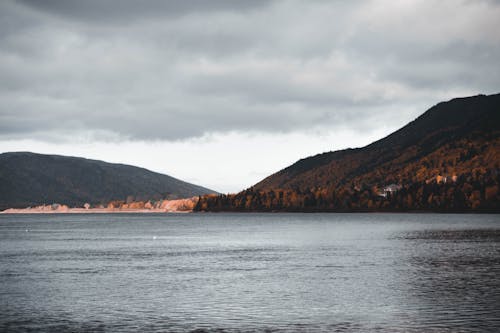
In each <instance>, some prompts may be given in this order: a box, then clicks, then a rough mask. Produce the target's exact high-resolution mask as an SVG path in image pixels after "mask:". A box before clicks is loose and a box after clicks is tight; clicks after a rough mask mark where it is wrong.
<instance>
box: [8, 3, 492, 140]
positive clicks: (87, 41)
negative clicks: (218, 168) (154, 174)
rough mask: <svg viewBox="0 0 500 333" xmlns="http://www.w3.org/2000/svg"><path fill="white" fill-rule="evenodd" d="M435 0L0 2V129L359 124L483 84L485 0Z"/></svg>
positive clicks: (488, 59) (488, 8) (97, 134)
mask: <svg viewBox="0 0 500 333" xmlns="http://www.w3.org/2000/svg"><path fill="white" fill-rule="evenodd" d="M439 4H441V5H440V6H437V7H436V8H433V6H431V5H428V4H427V3H417V4H415V5H414V8H413V7H412V8H409V9H408V8H399V7H398V6H391V7H390V8H382V7H384V6H383V3H382V2H358V1H356V2H341V1H339V2H331V1H311V2H299V1H297V2H295V1H259V2H256V1H201V0H200V1H150V2H146V3H144V2H139V1H97V0H96V1H22V2H9V1H5V2H2V3H1V4H0V41H1V43H0V76H1V77H2V80H0V100H1V101H2V103H0V139H13V138H37V139H42V140H72V138H74V137H75V136H83V137H90V138H91V139H109V140H112V139H113V138H115V139H120V138H130V139H140V140H144V139H146V140H157V139H158V140H178V139H187V138H192V137H200V136H203V135H205V134H207V133H213V132H230V131H269V132H276V131H281V132H290V131H302V130H304V129H309V128H314V127H323V128H325V127H327V128H331V129H338V128H342V127H346V126H350V127H357V128H362V129H366V128H368V127H369V126H370V125H371V124H379V123H382V124H383V123H388V124H391V123H394V122H396V121H400V119H402V118H401V117H404V116H406V117H407V118H408V119H411V117H412V116H414V112H415V106H416V105H418V106H419V107H421V106H422V105H424V106H431V105H432V104H434V103H436V102H438V101H440V100H442V99H443V98H450V97H454V96H455V94H456V93H457V92H460V93H465V94H467V93H470V94H473V93H479V92H483V93H493V92H495V90H496V89H498V87H499V86H500V68H499V66H498V64H497V62H498V61H497V59H498V58H500V37H498V36H497V35H496V34H495V33H493V32H492V30H494V28H495V27H498V23H497V21H498V20H496V18H497V15H498V14H500V6H499V5H498V2H487V1H485V2H467V1H464V2H456V1H442V2H439ZM391 10H392V12H391ZM427 16H428V17H429V19H428V22H432V23H434V24H436V25H438V26H437V27H436V30H434V29H432V28H429V26H428V24H427V23H428V22H426V19H425V18H426V17H427ZM407 21H410V22H407ZM457 22H458V23H457ZM125 23H126V24H125ZM438 23H439V24H438ZM497 31H498V30H497ZM394 110H398V112H397V116H395V113H394ZM419 111H423V109H420V110H419ZM405 113H406V114H405Z"/></svg>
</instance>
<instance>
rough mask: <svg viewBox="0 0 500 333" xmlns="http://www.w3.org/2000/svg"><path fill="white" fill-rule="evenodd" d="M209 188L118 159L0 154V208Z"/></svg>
mask: <svg viewBox="0 0 500 333" xmlns="http://www.w3.org/2000/svg"><path fill="white" fill-rule="evenodd" d="M207 193H215V191H212V190H209V189H207V188H204V187H201V186H197V185H193V184H190V183H186V182H184V181H181V180H179V179H176V178H173V177H170V176H167V175H163V174H160V173H156V172H152V171H149V170H146V169H143V168H138V167H134V166H130V165H124V164H112V163H106V162H103V161H97V160H90V159H85V158H77V157H68V156H58V155H42V154H35V153H29V152H12V153H3V154H0V210H3V209H7V208H11V207H14V208H21V207H27V206H35V205H42V204H51V203H61V204H66V205H69V206H74V207H76V206H82V205H83V204H84V203H90V204H106V203H108V202H109V201H112V200H127V199H128V200H149V199H165V198H172V199H173V198H187V197H192V196H198V195H203V194H207Z"/></svg>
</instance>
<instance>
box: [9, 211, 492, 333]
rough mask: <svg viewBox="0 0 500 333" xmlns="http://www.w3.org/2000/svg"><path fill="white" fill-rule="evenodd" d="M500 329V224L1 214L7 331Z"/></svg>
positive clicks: (346, 217) (349, 217)
mask: <svg viewBox="0 0 500 333" xmlns="http://www.w3.org/2000/svg"><path fill="white" fill-rule="evenodd" d="M194 330H198V331H200V332H203V331H214V332H247V331H248V332H253V331H267V332H274V331H276V332H302V331H307V332H322V331H324V332H366V331H380V332H473V331H481V332H484V331H491V332H497V331H499V330H500V216H499V215H436V214H183V215H165V214H158V215H156V214H116V215H112V214H109V215H108V214H102V215H101V214H96V215H62V214H61V215H3V216H0V331H45V332H53V331H73V332H82V331H103V332H108V331H109V332H121V331H123V332H130V331H141V332H179V331H180V332H182V331H188V332H189V331H194Z"/></svg>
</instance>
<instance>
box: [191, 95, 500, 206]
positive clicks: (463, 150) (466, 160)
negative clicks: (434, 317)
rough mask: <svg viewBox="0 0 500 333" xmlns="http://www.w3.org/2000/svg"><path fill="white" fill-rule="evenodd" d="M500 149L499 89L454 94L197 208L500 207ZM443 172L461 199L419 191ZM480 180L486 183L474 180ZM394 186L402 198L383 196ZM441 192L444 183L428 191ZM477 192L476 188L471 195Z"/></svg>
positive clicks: (209, 198)
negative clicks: (384, 130)
mask: <svg viewBox="0 0 500 333" xmlns="http://www.w3.org/2000/svg"><path fill="white" fill-rule="evenodd" d="M499 148H500V94H494V95H489V96H486V95H476V96H471V97H461V98H454V99H451V100H449V101H447V102H441V103H438V104H436V105H434V106H432V107H431V108H429V109H428V110H427V111H426V112H424V113H423V114H422V115H420V116H419V117H417V118H416V119H414V120H413V121H411V122H409V123H408V124H407V125H405V126H403V127H402V128H400V129H399V130H397V131H395V132H393V133H391V134H389V135H388V136H386V137H384V138H381V139H380V140H377V141H375V142H373V143H371V144H369V145H366V146H364V147H361V148H354V149H352V148H351V149H344V150H340V151H334V152H326V153H322V154H317V155H314V156H310V157H307V158H304V159H300V160H299V161H297V162H295V163H293V164H292V165H290V166H288V167H286V168H284V169H282V170H280V171H278V172H276V173H274V174H272V175H270V176H268V177H266V178H264V179H263V180H262V181H260V182H258V183H257V184H255V185H254V186H252V187H251V188H249V189H247V190H244V191H242V192H240V193H238V194H235V195H232V196H227V197H221V196H218V197H214V196H211V197H207V198H206V200H204V201H203V200H201V201H200V202H199V204H198V206H197V209H199V210H215V211H219V210H230V211H232V210H236V211H239V210H243V211H246V210H250V211H252V210H255V211H261V210H264V211H270V210H277V211H281V210H285V211H287V210H291V211H358V210H359V211H364V210H419V209H421V210H424V209H425V210H450V211H451V210H453V211H462V210H463V211H468V210H473V209H479V208H481V207H482V208H484V209H485V210H491V209H496V210H498V209H499V203H498V201H499V200H498V173H499V164H500V156H499V151H500V149H499ZM475 172H478V174H477V175H476V174H475ZM459 176H460V177H462V178H463V179H462V178H459ZM439 177H445V178H439ZM449 177H451V178H449ZM481 177H482V178H481ZM448 178H449V179H455V185H456V186H455V187H460V188H458V189H457V188H455V187H454V189H453V191H455V190H456V191H462V192H463V191H465V192H467V193H465V197H466V198H465V199H463V198H462V197H461V195H458V192H457V194H456V195H454V194H453V195H452V194H449V195H448V194H447V195H442V194H440V195H439V196H432V197H431V198H430V199H429V193H427V192H426V194H425V195H423V194H422V192H423V191H424V189H425V191H431V189H427V187H430V185H429V184H431V183H432V179H434V181H435V182H436V179H439V180H440V181H441V180H442V179H448ZM483 178H484V179H483ZM440 181H439V182H440ZM478 181H481V182H484V184H482V185H478V184H476V182H478ZM470 183H473V184H476V185H474V187H473V189H468V187H467V186H466V187H467V189H463V188H462V185H464V184H468V185H470ZM391 184H394V185H395V186H396V187H397V188H401V190H398V191H397V192H398V193H390V196H391V197H398V196H399V197H401V196H405V198H399V197H398V198H396V199H393V201H397V200H399V201H400V202H397V203H395V202H392V203H387V200H385V201H384V200H382V199H381V198H382V196H383V195H385V192H384V193H383V189H384V188H385V187H386V186H389V185H391ZM492 184H494V185H492ZM459 185H460V186H459ZM447 186H448V187H449V186H451V184H450V183H448V185H447ZM494 186H496V188H493V189H492V187H494ZM396 187H394V188H396ZM486 187H488V194H487V195H486V193H485V191H486ZM438 190H439V191H441V190H443V189H441V188H439V189H433V190H432V191H438ZM447 190H449V191H451V189H447ZM408 191H410V192H411V191H414V192H415V193H413V192H411V193H410V192H408ZM474 191H479V194H477V193H475V194H474V195H472V192H474ZM417 192H418V193H417ZM493 192H494V194H492V193H493ZM462 194H463V193H462ZM478 196H479V199H478V198H476V197H478ZM276 197H277V199H276ZM438 197H439V200H438V199H436V200H434V199H435V198H438ZM459 197H460V198H459ZM486 197H488V198H486ZM453 200H455V201H453ZM434 201H435V202H434ZM409 202H411V204H410V203H409ZM414 202H418V205H416V204H414ZM445 202H446V203H445ZM478 202H479V204H478Z"/></svg>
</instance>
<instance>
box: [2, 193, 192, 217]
mask: <svg viewBox="0 0 500 333" xmlns="http://www.w3.org/2000/svg"><path fill="white" fill-rule="evenodd" d="M197 202H198V198H197V197H193V198H187V199H175V200H160V201H156V202H151V201H146V202H144V201H135V202H129V203H125V202H121V201H114V202H110V203H108V205H107V206H106V207H105V206H103V205H99V206H97V207H91V206H90V205H89V204H85V205H84V207H69V206H67V205H62V204H58V203H54V204H51V205H39V206H35V207H26V208H8V209H6V210H3V211H0V214H106V213H108V214H109V213H190V212H192V211H193V208H194V206H195V205H196V203H197Z"/></svg>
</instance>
